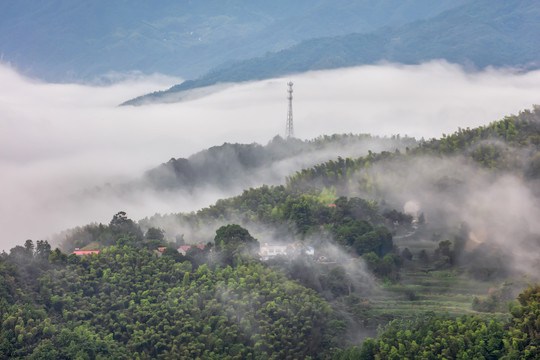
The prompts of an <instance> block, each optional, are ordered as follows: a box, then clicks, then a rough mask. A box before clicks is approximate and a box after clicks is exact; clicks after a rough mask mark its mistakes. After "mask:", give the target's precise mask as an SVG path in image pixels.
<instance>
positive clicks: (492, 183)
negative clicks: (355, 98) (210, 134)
mask: <svg viewBox="0 0 540 360" xmlns="http://www.w3.org/2000/svg"><path fill="white" fill-rule="evenodd" d="M348 138H349V137H345V139H348ZM275 141H277V140H275ZM280 141H283V140H280ZM314 144H317V142H315V143H313V144H309V146H308V145H306V146H307V147H308V148H310V146H313V145H314ZM268 146H270V145H268ZM232 148H233V149H241V150H243V147H242V146H232ZM246 148H247V149H249V150H250V153H253V154H254V155H253V156H254V157H253V158H251V160H253V163H255V162H257V161H259V159H264V156H263V155H264V154H265V153H264V151H262V152H260V153H257V152H256V151H252V150H253V149H259V150H261V149H262V147H258V146H256V145H249V146H246ZM539 158H540V109H539V108H538V107H537V106H535V107H534V108H533V109H532V110H525V111H522V112H521V113H519V114H518V115H512V116H507V117H506V118H504V119H502V120H500V121H496V122H493V123H491V124H489V125H486V126H483V127H479V128H475V129H459V130H458V131H457V132H456V133H454V134H451V135H445V136H443V137H442V138H440V139H431V140H428V141H423V142H421V143H420V144H418V145H415V144H411V146H410V147H406V148H405V149H403V150H397V149H396V150H394V151H392V152H390V151H381V152H373V151H369V152H368V154H367V155H366V156H362V157H360V158H348V157H347V158H342V157H338V158H337V159H336V160H332V161H328V162H325V163H322V164H319V165H316V166H314V167H310V168H306V169H303V170H300V171H298V172H297V173H296V174H293V175H291V176H290V177H289V178H288V179H287V182H286V183H285V184H284V185H275V186H267V185H265V186H261V187H258V188H250V189H246V190H245V191H244V192H243V193H242V194H241V195H239V196H236V197H233V198H229V199H223V200H220V201H218V202H216V204H214V205H212V206H210V207H208V208H204V209H201V210H199V211H197V212H194V213H189V214H168V215H160V214H156V215H154V216H152V217H149V218H146V219H143V220H140V221H139V222H136V221H133V220H131V219H129V217H128V216H127V214H126V213H125V212H123V211H120V212H118V213H117V214H115V215H114V216H113V217H112V219H111V221H110V222H109V223H108V224H88V225H85V226H82V227H78V228H75V229H70V230H66V231H65V232H64V233H62V234H61V235H60V239H61V243H60V244H58V246H59V248H58V249H55V250H52V248H51V246H50V245H49V243H48V242H47V241H42V240H40V241H37V242H34V241H32V240H28V241H26V243H25V244H24V245H21V246H17V247H15V248H13V249H11V250H10V252H9V253H3V254H2V255H1V256H0V272H1V273H2V277H1V278H0V280H1V287H0V291H1V292H0V296H1V299H0V317H1V321H2V327H1V330H0V356H1V357H3V358H31V359H41V358H60V359H64V358H90V359H92V358H141V359H149V358H178V357H180V358H201V359H203V358H205V359H206V358H208V359H298V358H306V359H309V358H311V359H331V358H335V359H379V358H380V359H403V358H411V359H414V358H418V359H420V358H422V359H423V358H427V359H430V358H437V357H440V356H443V357H446V358H456V359H469V358H475V357H476V358H508V359H535V358H537V357H538V356H539V352H538V346H539V345H540V344H539V342H540V327H539V326H538V316H539V314H538V308H539V302H540V298H539V296H540V295H539V294H540V288H539V287H538V285H531V284H533V283H535V282H538V273H539V272H538V271H539V270H540V269H539V259H538V253H539V250H540V229H539V227H538V224H537V219H538V217H539V216H540V206H539V196H540V194H539V193H538V182H539V176H540V170H539V169H540V162H539V161H538V159H539ZM191 160H192V159H189V162H191ZM251 163H252V162H250V161H248V162H247V164H251ZM190 244H193V245H198V246H195V247H189V246H186V245H190ZM182 246H183V247H182ZM271 246H274V249H276V248H278V247H281V248H280V249H282V250H280V252H279V254H275V255H272V256H266V257H263V256H262V255H261V254H262V253H263V251H264V250H265V249H268V248H269V247H271ZM77 248H78V249H81V250H94V251H99V253H96V254H92V255H82V256H80V255H75V254H73V253H72V252H73V251H74V250H75V249H77ZM378 327H380V329H379V331H377V328H378Z"/></svg>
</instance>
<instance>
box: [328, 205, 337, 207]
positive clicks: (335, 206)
mask: <svg viewBox="0 0 540 360" xmlns="http://www.w3.org/2000/svg"><path fill="white" fill-rule="evenodd" d="M328 207H336V204H328Z"/></svg>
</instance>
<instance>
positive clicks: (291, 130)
mask: <svg viewBox="0 0 540 360" xmlns="http://www.w3.org/2000/svg"><path fill="white" fill-rule="evenodd" d="M287 86H289V88H288V89H287V92H288V93H289V96H287V99H288V100H289V111H287V129H286V133H287V139H290V138H293V137H294V128H293V118H292V92H293V90H292V86H293V83H292V81H289V83H288V84H287Z"/></svg>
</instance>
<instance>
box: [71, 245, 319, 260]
mask: <svg viewBox="0 0 540 360" xmlns="http://www.w3.org/2000/svg"><path fill="white" fill-rule="evenodd" d="M193 246H194V247H197V248H199V249H201V250H204V249H205V245H182V246H180V247H179V248H178V249H176V250H177V251H178V252H179V253H180V254H182V255H184V256H185V255H186V254H187V251H188V250H189V249H190V248H191V247H193ZM166 248H167V247H166V246H162V247H158V248H157V250H156V253H157V255H158V256H161V255H162V254H163V251H165V249H166ZM73 254H75V255H92V254H99V250H79V249H75V251H73ZM301 254H305V255H308V256H315V249H314V248H313V247H311V246H306V245H304V244H302V243H290V244H269V243H264V244H262V245H261V246H260V249H259V256H260V258H261V260H262V261H267V260H270V259H272V258H274V257H276V256H284V257H294V256H298V255H301Z"/></svg>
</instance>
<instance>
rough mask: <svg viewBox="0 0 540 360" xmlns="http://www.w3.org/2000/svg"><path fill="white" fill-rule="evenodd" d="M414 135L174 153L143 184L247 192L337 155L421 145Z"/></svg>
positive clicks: (278, 140)
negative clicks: (186, 154)
mask: <svg viewBox="0 0 540 360" xmlns="http://www.w3.org/2000/svg"><path fill="white" fill-rule="evenodd" d="M416 144H417V141H416V140H415V139H414V138H410V137H396V136H392V137H388V138H381V137H376V136H371V135H368V134H363V135H352V134H348V135H345V134H343V135H332V136H320V137H318V138H316V139H313V140H307V141H303V140H300V139H296V138H289V139H283V138H281V137H280V136H276V137H275V138H274V139H272V140H271V141H270V142H269V143H268V144H267V145H264V146H263V145H259V144H255V143H254V144H229V143H225V144H223V145H221V146H214V147H211V148H210V149H208V150H204V151H201V152H199V153H196V154H194V155H192V156H190V157H189V158H187V159H186V158H178V159H175V158H172V159H170V160H169V161H168V162H167V163H164V164H162V165H160V166H159V167H156V168H154V169H151V170H149V171H147V172H146V173H145V174H144V176H143V179H142V184H144V185H147V186H150V187H152V188H154V189H155V190H158V191H167V190H169V191H170V190H186V191H193V190H197V189H201V188H203V187H205V186H210V187H215V188H219V189H230V188H235V189H237V190H238V191H241V190H243V189H245V188H249V187H251V186H259V185H260V184H266V185H273V184H279V183H282V182H283V180H284V178H285V176H287V175H289V174H290V173H291V172H293V171H295V170H297V169H298V168H304V167H311V166H313V165H316V164H318V163H321V162H324V161H327V160H329V159H333V158H336V157H337V156H353V157H357V156H362V155H364V154H366V153H367V151H368V149H370V150H372V151H383V150H390V151H394V150H396V149H401V150H404V149H405V148H406V147H414V146H416Z"/></svg>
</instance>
